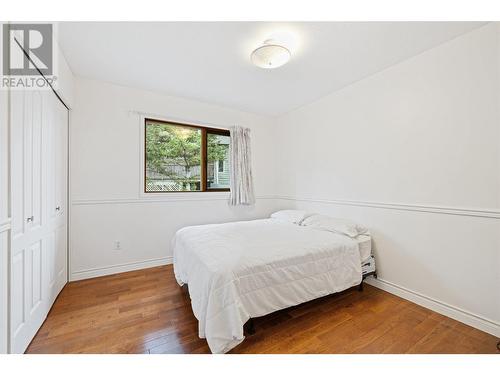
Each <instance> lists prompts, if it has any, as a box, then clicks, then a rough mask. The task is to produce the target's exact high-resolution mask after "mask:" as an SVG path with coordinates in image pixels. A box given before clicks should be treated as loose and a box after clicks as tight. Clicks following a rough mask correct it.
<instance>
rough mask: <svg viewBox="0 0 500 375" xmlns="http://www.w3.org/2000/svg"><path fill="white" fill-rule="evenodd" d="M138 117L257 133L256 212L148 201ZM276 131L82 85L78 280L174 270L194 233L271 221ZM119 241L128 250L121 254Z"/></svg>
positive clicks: (74, 150) (77, 124)
mask: <svg viewBox="0 0 500 375" xmlns="http://www.w3.org/2000/svg"><path fill="white" fill-rule="evenodd" d="M131 111H140V112H145V113H150V114H153V115H155V114H156V115H158V116H161V117H165V118H167V119H173V120H178V121H186V122H191V123H201V124H211V125H216V126H220V127H229V126H232V125H240V126H246V127H249V128H251V129H252V148H253V169H254V179H255V189H256V194H257V197H258V199H257V204H256V206H255V207H251V208H244V207H243V208H230V207H229V206H228V205H227V196H228V194H227V193H196V194H194V193H175V194H166V195H162V196H159V195H157V194H154V195H152V196H151V198H150V197H143V196H141V192H140V190H141V189H140V186H141V183H142V175H141V165H140V151H141V142H140V130H141V123H140V118H139V115H138V114H136V113H131ZM158 116H157V117H158ZM269 126H270V123H269V120H268V119H266V118H263V117H259V116H256V115H252V114H248V113H244V112H239V111H234V110H230V109H226V108H222V107H219V106H213V105H208V104H204V103H201V102H196V101H190V100H185V99H180V98H173V97H168V96H165V95H160V94H157V93H153V92H148V91H142V90H137V89H131V88H126V87H121V86H116V85H112V84H107V83H102V82H97V81H91V80H87V79H83V78H78V79H77V80H76V82H75V104H74V107H73V110H72V112H71V126H70V133H71V135H70V150H71V151H70V153H71V156H70V181H71V202H72V206H71V223H70V228H71V232H70V272H71V276H70V279H72V280H75V279H81V278H86V277H91V276H97V275H103V274H108V273H114V272H120V271H125V270H131V269H136V268H143V267H147V266H154V265H158V264H165V263H167V262H170V261H171V255H172V252H171V249H170V241H171V239H172V237H173V235H174V233H175V231H176V230H177V229H179V228H181V227H183V226H186V225H193V224H204V223H213V222H223V221H230V220H233V221H234V220H239V219H249V218H257V217H262V216H264V215H268V214H269V213H270V211H271V210H272V209H273V205H274V201H273V200H272V199H269V197H268V195H269V194H271V193H272V188H273V178H274V177H273V168H272V160H273V159H272V157H273V155H274V154H273V153H272V150H273V143H272V139H271V138H270V132H269ZM115 241H120V242H121V247H122V250H119V251H118V250H113V248H114V242H115Z"/></svg>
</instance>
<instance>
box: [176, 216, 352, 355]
mask: <svg viewBox="0 0 500 375" xmlns="http://www.w3.org/2000/svg"><path fill="white" fill-rule="evenodd" d="M358 249H359V246H358V243H357V242H356V241H355V240H353V239H351V238H349V237H347V236H344V235H341V234H336V233H332V232H327V231H323V230H318V229H312V228H307V227H302V226H299V225H296V224H290V223H284V222H280V221H278V220H274V219H264V220H253V221H246V222H236V223H226V224H214V225H202V226H195V227H186V228H183V229H181V230H179V231H178V232H177V233H176V235H175V237H174V240H173V251H174V272H175V277H176V279H177V281H178V283H179V284H180V285H183V284H186V283H187V284H189V294H190V297H191V305H192V308H193V313H194V315H195V317H196V318H197V319H198V322H199V324H198V327H199V336H200V337H201V338H206V339H207V342H208V345H209V347H210V350H211V351H212V352H213V353H225V352H227V351H229V350H231V349H232V348H233V347H234V346H236V345H238V344H239V343H240V342H241V341H243V339H244V335H243V325H244V323H245V322H246V321H247V320H248V319H249V318H253V317H259V316H263V315H267V314H269V313H271V312H274V311H277V310H281V309H284V308H287V307H290V306H294V305H298V304H300V303H303V302H307V301H310V300H313V299H316V298H319V297H322V296H325V295H328V294H332V293H336V292H339V291H342V290H345V289H348V288H350V287H352V286H354V285H358V284H359V283H360V282H361V278H362V275H361V258H360V252H359V251H358Z"/></svg>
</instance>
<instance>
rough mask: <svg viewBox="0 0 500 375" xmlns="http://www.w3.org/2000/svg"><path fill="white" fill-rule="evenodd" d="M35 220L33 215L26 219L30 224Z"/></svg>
mask: <svg viewBox="0 0 500 375" xmlns="http://www.w3.org/2000/svg"><path fill="white" fill-rule="evenodd" d="M33 220H35V217H34V216H33V215H31V216H30V217H28V218H27V219H26V221H27V222H28V223H31V222H33Z"/></svg>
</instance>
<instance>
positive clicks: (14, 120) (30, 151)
mask: <svg viewBox="0 0 500 375" xmlns="http://www.w3.org/2000/svg"><path fill="white" fill-rule="evenodd" d="M42 101H43V93H42V92H40V91H24V92H23V91H18V92H16V91H13V92H12V95H11V103H12V107H11V129H12V130H11V149H12V166H11V170H12V171H13V173H12V181H11V183H12V186H11V191H12V217H13V222H12V224H13V226H12V229H13V230H12V234H11V236H12V237H11V326H10V331H11V351H13V352H16V353H17V352H22V351H24V349H25V348H26V346H27V344H28V343H29V342H30V340H31V339H32V337H33V334H34V333H35V332H36V331H37V330H38V328H39V327H40V325H41V323H42V322H43V319H44V318H45V314H46V304H45V303H44V300H43V297H44V285H43V272H44V256H43V253H42V249H43V244H42V241H43V240H42V238H43V224H44V218H43V209H42V206H43V203H42V201H43V189H42V180H43V178H42V173H43V165H44V164H45V163H44V160H43V158H44V155H43V153H42V149H43V147H42V125H43V124H42Z"/></svg>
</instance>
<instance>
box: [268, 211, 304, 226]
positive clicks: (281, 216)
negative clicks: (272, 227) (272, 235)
mask: <svg viewBox="0 0 500 375" xmlns="http://www.w3.org/2000/svg"><path fill="white" fill-rule="evenodd" d="M308 216H309V215H308V214H307V213H306V212H305V211H302V210H281V211H276V212H275V213H273V214H272V215H271V218H273V219H276V220H279V221H284V222H287V223H293V224H300V223H302V221H303V220H304V219H305V218H306V217H308Z"/></svg>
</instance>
